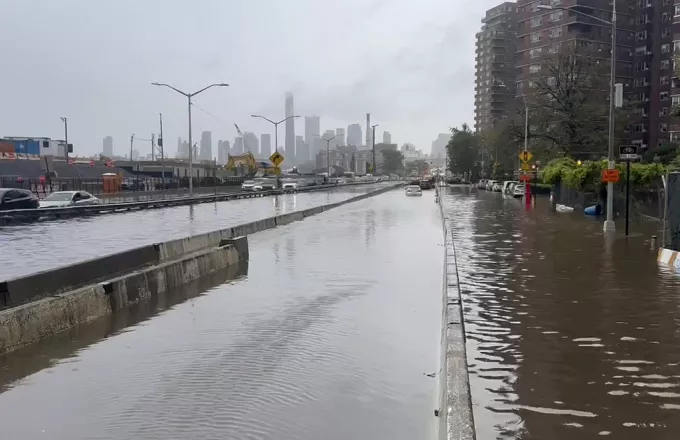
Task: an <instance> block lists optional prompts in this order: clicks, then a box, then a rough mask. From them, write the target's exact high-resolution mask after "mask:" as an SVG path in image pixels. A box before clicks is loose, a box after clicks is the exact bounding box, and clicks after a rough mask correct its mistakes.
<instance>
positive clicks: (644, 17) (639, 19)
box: [635, 14, 649, 24]
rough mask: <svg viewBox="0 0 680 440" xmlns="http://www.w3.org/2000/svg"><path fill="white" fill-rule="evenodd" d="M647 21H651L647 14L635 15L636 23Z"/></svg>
mask: <svg viewBox="0 0 680 440" xmlns="http://www.w3.org/2000/svg"><path fill="white" fill-rule="evenodd" d="M647 22H649V17H648V16H647V14H641V15H638V16H637V17H635V24H645V23H647Z"/></svg>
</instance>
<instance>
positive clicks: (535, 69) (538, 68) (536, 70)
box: [529, 64, 541, 73]
mask: <svg viewBox="0 0 680 440" xmlns="http://www.w3.org/2000/svg"><path fill="white" fill-rule="evenodd" d="M540 71H541V65H540V64H532V65H531V66H529V73H539V72H540Z"/></svg>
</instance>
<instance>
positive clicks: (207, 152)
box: [198, 131, 213, 160]
mask: <svg viewBox="0 0 680 440" xmlns="http://www.w3.org/2000/svg"><path fill="white" fill-rule="evenodd" d="M198 157H199V159H200V160H212V158H213V154H212V133H211V132H209V131H204V132H203V133H201V149H200V151H199V153H198Z"/></svg>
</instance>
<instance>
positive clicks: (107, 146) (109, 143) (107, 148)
mask: <svg viewBox="0 0 680 440" xmlns="http://www.w3.org/2000/svg"><path fill="white" fill-rule="evenodd" d="M102 154H103V155H104V156H106V157H112V156H113V138H112V137H111V136H106V137H105V138H104V145H103V147H102Z"/></svg>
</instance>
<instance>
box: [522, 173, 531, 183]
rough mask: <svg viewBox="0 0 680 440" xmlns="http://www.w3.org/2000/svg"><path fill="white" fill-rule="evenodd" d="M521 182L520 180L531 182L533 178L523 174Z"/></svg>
mask: <svg viewBox="0 0 680 440" xmlns="http://www.w3.org/2000/svg"><path fill="white" fill-rule="evenodd" d="M519 180H520V182H530V181H531V176H529V175H527V174H522V175H521V176H519Z"/></svg>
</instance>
